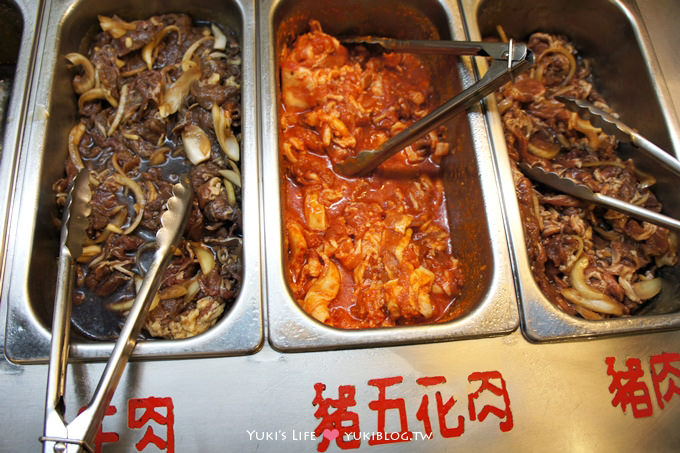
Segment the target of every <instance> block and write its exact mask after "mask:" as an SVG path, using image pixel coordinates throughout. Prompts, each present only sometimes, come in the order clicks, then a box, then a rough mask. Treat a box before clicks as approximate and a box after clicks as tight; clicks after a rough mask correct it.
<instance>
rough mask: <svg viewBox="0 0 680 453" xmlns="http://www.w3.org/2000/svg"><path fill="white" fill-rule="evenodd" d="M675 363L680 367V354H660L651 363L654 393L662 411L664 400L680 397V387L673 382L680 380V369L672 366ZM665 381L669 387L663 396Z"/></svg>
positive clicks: (653, 357)
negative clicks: (662, 387) (662, 389)
mask: <svg viewBox="0 0 680 453" xmlns="http://www.w3.org/2000/svg"><path fill="white" fill-rule="evenodd" d="M673 362H676V363H677V365H680V354H678V353H677V352H674V353H668V352H666V353H663V354H658V355H655V356H652V358H651V359H650V361H649V365H650V368H651V369H652V383H653V384H654V393H655V394H656V401H657V402H658V403H659V407H660V408H661V409H663V408H664V405H665V404H664V400H665V401H666V402H668V401H670V400H671V398H673V395H680V387H678V385H677V384H676V383H675V382H674V381H673V379H680V368H678V366H673V365H671V364H672V363H673ZM607 363H609V362H607ZM657 365H660V368H659V371H657ZM674 376H675V378H674ZM665 380H667V381H668V386H667V388H666V391H665V392H664V393H663V394H662V393H661V384H662V383H663V382H664V381H665ZM679 382H680V380H679Z"/></svg>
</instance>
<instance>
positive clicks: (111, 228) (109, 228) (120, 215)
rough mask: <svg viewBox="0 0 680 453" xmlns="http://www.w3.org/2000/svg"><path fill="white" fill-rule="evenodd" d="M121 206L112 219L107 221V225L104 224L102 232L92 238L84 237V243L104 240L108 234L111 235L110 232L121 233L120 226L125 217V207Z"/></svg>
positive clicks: (97, 242) (96, 242)
mask: <svg viewBox="0 0 680 453" xmlns="http://www.w3.org/2000/svg"><path fill="white" fill-rule="evenodd" d="M121 208H122V209H120V210H119V211H118V212H117V213H116V216H115V217H114V218H113V220H112V221H111V222H109V224H108V225H106V228H104V231H102V233H101V234H100V235H99V236H97V237H96V238H94V239H89V238H88V239H86V240H85V244H99V243H101V242H104V241H105V240H107V239H108V238H109V236H111V233H116V234H123V230H121V228H120V227H121V226H122V225H123V222H125V219H126V218H127V209H125V207H124V206H121Z"/></svg>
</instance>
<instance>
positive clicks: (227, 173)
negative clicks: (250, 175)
mask: <svg viewBox="0 0 680 453" xmlns="http://www.w3.org/2000/svg"><path fill="white" fill-rule="evenodd" d="M230 162H231V161H230ZM219 172H220V174H221V175H222V176H224V179H226V180H227V181H229V182H231V183H233V184H234V185H235V186H237V187H241V176H239V174H238V173H236V172H235V171H234V170H219Z"/></svg>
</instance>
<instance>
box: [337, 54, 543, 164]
mask: <svg viewBox="0 0 680 453" xmlns="http://www.w3.org/2000/svg"><path fill="white" fill-rule="evenodd" d="M505 47H506V49H507V46H505ZM520 47H523V48H524V50H525V55H526V58H523V59H521V60H519V61H518V62H517V63H514V64H512V65H511V67H510V68H509V69H508V67H507V63H506V61H502V60H494V61H493V63H492V64H491V66H490V67H489V70H488V71H487V72H486V74H485V75H484V77H482V79H481V80H479V81H478V82H477V83H475V84H473V85H472V86H470V87H468V88H466V89H465V90H463V91H462V92H460V93H459V94H458V95H456V96H455V97H454V98H453V99H451V100H449V101H448V102H446V103H444V104H443V105H441V106H440V107H438V108H436V109H435V110H434V111H432V112H431V113H430V114H428V115H427V116H425V117H424V118H422V119H420V120H418V121H416V122H415V123H413V124H412V125H411V126H409V127H408V128H406V129H405V130H403V131H402V132H400V133H399V134H397V135H395V136H394V137H392V138H390V139H389V140H387V141H386V142H385V143H383V144H382V146H380V147H379V148H378V149H375V150H368V151H361V152H360V153H358V154H357V155H356V156H354V157H348V158H347V159H345V160H344V161H342V162H338V163H336V164H335V165H334V166H333V169H334V170H335V171H336V173H338V174H340V175H342V176H347V177H354V176H365V175H367V174H368V173H370V172H371V171H373V170H374V169H375V168H377V167H378V166H379V165H380V164H382V163H383V162H385V161H386V160H387V159H389V158H390V157H392V156H393V155H394V154H396V153H397V152H399V151H400V150H401V149H403V148H404V147H405V146H408V145H409V144H411V143H413V142H414V141H416V140H417V139H418V138H420V137H422V136H423V135H424V134H426V133H428V132H429V131H431V130H433V129H435V128H437V127H439V126H441V125H442V124H444V123H445V122H446V121H448V120H449V119H450V118H451V117H453V116H455V115H456V114H458V113H460V112H462V111H464V110H466V109H468V108H469V107H471V106H473V105H474V104H476V103H477V102H479V101H480V100H481V99H483V98H484V97H486V96H487V95H489V94H491V93H493V92H494V91H496V90H497V89H499V88H500V87H501V86H503V85H504V84H505V83H506V82H508V81H509V80H510V79H511V78H512V77H513V74H516V73H521V72H522V71H524V70H526V69H528V68H529V67H530V66H531V65H532V64H533V54H532V53H531V51H529V50H527V49H526V47H525V46H524V45H521V46H520V45H517V46H516V48H520ZM520 51H521V49H520Z"/></svg>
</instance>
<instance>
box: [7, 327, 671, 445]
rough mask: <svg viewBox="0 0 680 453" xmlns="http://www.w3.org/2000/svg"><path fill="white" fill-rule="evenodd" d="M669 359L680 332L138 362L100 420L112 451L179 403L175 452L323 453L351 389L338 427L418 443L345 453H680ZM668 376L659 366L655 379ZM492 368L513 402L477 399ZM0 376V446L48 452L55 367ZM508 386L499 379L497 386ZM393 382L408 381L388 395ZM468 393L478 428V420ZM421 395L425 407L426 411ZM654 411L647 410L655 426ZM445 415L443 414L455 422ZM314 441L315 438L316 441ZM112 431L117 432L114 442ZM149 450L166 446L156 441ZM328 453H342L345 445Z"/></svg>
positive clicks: (87, 377) (75, 381)
mask: <svg viewBox="0 0 680 453" xmlns="http://www.w3.org/2000/svg"><path fill="white" fill-rule="evenodd" d="M664 352H668V353H674V354H675V362H673V363H671V364H670V365H671V366H672V367H674V368H673V369H674V370H675V372H676V373H680V332H667V333H657V334H654V335H646V336H629V337H622V338H613V339H612V338H610V339H604V340H595V341H586V340H579V341H575V342H571V343H551V344H542V345H536V344H532V343H529V342H528V341H526V339H525V338H524V337H522V335H521V332H519V331H517V332H514V333H512V334H510V335H508V336H503V337H495V338H486V339H475V340H465V341H457V342H448V343H435V344H428V345H412V346H402V347H390V348H374V349H355V350H346V351H325V352H307V353H302V354H290V353H280V352H277V351H274V350H272V349H271V348H270V347H269V346H265V347H264V348H263V349H262V350H261V351H259V352H258V353H256V354H254V355H252V356H246V357H228V358H215V359H197V360H181V361H168V360H166V361H149V362H135V363H131V364H130V365H129V369H128V370H127V371H126V373H125V375H124V376H123V378H122V380H121V382H120V385H119V388H118V391H117V392H116V395H115V396H114V398H113V401H112V403H111V404H112V406H113V407H114V408H115V413H113V414H111V415H109V416H107V417H105V418H104V421H103V432H104V433H109V434H106V437H104V438H100V439H108V440H109V443H105V444H104V451H105V452H114V451H116V452H117V451H121V452H123V451H125V452H135V451H140V450H138V448H137V447H136V445H138V443H140V442H142V441H143V439H144V436H145V433H146V431H147V430H148V429H149V428H150V429H152V430H153V432H154V434H155V435H156V436H158V437H159V438H161V439H163V440H168V437H167V429H168V425H167V424H162V423H163V422H164V421H165V419H167V418H168V413H169V412H168V408H167V406H168V405H169V404H168V403H171V404H172V410H171V413H172V418H173V421H172V423H171V426H172V431H173V443H174V451H177V452H184V451H265V452H301V451H309V452H312V451H324V450H323V446H324V445H325V443H323V444H322V442H324V438H323V437H324V436H323V430H324V429H329V431H331V432H332V429H330V428H328V427H326V426H328V425H325V424H324V423H327V422H330V421H332V419H333V416H331V417H330V418H327V417H326V418H325V417H324V416H322V415H321V413H323V412H324V411H323V410H322V411H321V413H319V414H317V415H315V414H316V411H317V410H318V409H319V408H320V406H325V405H326V404H327V403H329V401H328V400H327V399H328V398H331V399H335V400H343V399H345V400H346V398H342V394H341V393H339V391H340V390H343V389H340V386H347V387H345V388H344V390H345V393H346V394H347V395H351V394H352V392H353V393H354V395H353V400H354V402H352V401H348V403H349V405H348V406H347V407H346V411H342V410H341V412H340V414H343V415H342V416H340V414H337V420H340V419H347V421H346V422H344V423H343V426H346V427H351V426H353V423H354V424H355V425H354V426H356V423H357V421H358V429H359V432H360V433H361V435H362V436H363V435H367V436H368V435H371V433H377V432H380V431H381V429H380V425H379V423H380V422H379V415H380V412H381V408H382V409H384V415H385V417H384V419H385V422H384V428H383V429H384V430H385V433H386V434H387V433H391V432H399V431H401V429H402V428H407V429H408V431H410V432H411V433H412V436H413V439H412V440H411V441H407V442H400V443H389V444H385V445H371V443H369V440H367V439H362V440H361V441H360V443H359V445H358V447H355V446H354V445H345V446H347V447H349V449H348V450H347V451H367V452H413V451H457V450H459V451H503V452H506V451H570V452H571V451H583V452H586V451H597V452H601V453H607V452H617V453H618V452H637V451H659V452H660V451H678V449H680V430H678V429H677V426H678V421H679V420H680V394H677V393H676V394H674V395H671V398H670V400H669V401H665V400H664V401H663V405H664V407H663V408H662V407H661V406H660V404H659V402H658V399H657V396H656V394H655V391H654V379H653V376H652V371H651V368H650V363H651V361H652V360H658V359H659V358H661V357H662V354H663V353H664ZM607 357H613V358H614V360H615V363H614V367H613V370H614V371H615V372H618V373H624V375H621V376H620V377H621V385H620V388H619V389H618V390H617V389H615V391H614V392H613V393H610V390H609V386H610V384H612V382H613V381H614V378H615V376H618V375H615V376H612V375H610V374H608V371H607V363H606V360H607ZM630 359H634V360H639V361H640V371H641V372H642V375H641V377H640V378H639V379H632V380H629V379H628V378H630V377H631V375H630V374H629V373H628V366H627V365H626V361H627V360H630ZM661 369H662V367H661V366H660V365H657V366H656V370H657V371H660V370H661ZM666 369H667V370H671V371H672V369H671V368H666ZM102 370H103V364H76V365H75V366H74V367H72V368H71V370H70V373H69V376H68V391H67V399H66V401H67V407H68V408H69V414H68V416H69V418H72V417H73V415H74V414H75V411H77V409H78V407H80V406H81V405H83V404H85V403H86V402H87V396H88V395H89V394H91V392H92V390H93V388H94V384H95V382H96V376H98V374H99V373H101V371H102ZM489 372H497V373H498V374H497V376H500V378H502V380H503V381H504V383H505V389H506V392H505V393H506V394H507V404H506V402H505V401H504V399H503V392H500V391H499V394H498V395H496V394H494V393H492V392H491V391H490V390H484V391H482V392H481V393H480V394H479V396H478V397H476V398H475V397H474V394H475V392H477V391H478V390H479V388H480V385H481V383H482V381H480V380H476V379H475V378H476V376H475V373H489ZM0 373H2V378H1V379H0V392H2V394H3V395H5V397H4V401H3V407H5V408H21V410H20V411H16V410H15V411H14V415H12V416H11V417H10V416H7V415H6V416H5V417H3V423H2V428H0V431H1V432H2V433H3V450H6V451H26V450H27V449H28V450H33V451H35V450H38V448H39V444H38V440H37V439H38V437H39V436H40V434H41V429H42V425H41V423H42V422H41V420H42V413H43V412H42V405H43V392H44V379H45V377H44V376H45V374H44V373H45V367H44V366H39V365H27V366H21V367H15V366H13V365H9V364H7V363H6V362H5V363H4V364H0ZM612 374H615V373H612ZM626 374H627V376H626ZM432 377H443V378H444V379H445V380H446V382H444V383H441V384H437V385H432V386H424V385H422V384H419V383H418V380H421V382H423V381H422V378H432ZM500 378H498V377H497V378H494V379H491V380H490V381H489V382H490V384H492V385H493V386H494V387H496V388H497V389H500V388H501V387H502V384H501V380H500ZM388 380H391V381H392V382H394V381H399V380H401V382H398V383H396V382H395V383H394V384H393V385H387V384H388V383H389V382H388ZM440 380H441V378H440ZM656 380H658V381H659V383H660V388H661V389H662V390H663V391H664V392H665V391H666V390H667V389H668V388H669V385H670V382H671V380H673V382H674V383H675V385H679V386H680V376H678V375H673V374H670V375H668V376H665V377H664V378H661V379H658V378H657V379H656ZM317 383H321V384H323V385H325V390H324V391H323V393H322V394H321V396H322V397H323V399H326V401H319V402H318V403H317V404H316V405H315V404H314V400H315V397H316V391H315V384H317ZM379 385H383V386H384V388H385V394H384V399H386V400H392V401H391V402H390V401H383V402H381V401H380V397H379V394H380V390H379ZM635 386H638V387H640V390H639V394H640V395H642V398H641V399H640V401H637V402H634V403H629V404H627V405H626V408H625V412H624V410H623V409H622V407H621V404H616V405H614V404H613V402H614V401H615V400H616V399H617V398H621V402H622V403H624V402H628V401H630V395H627V391H630V390H632V389H633V388H635ZM645 391H646V396H645V395H644V392H645ZM438 393H439V394H441V402H442V407H443V406H444V405H447V406H450V407H446V408H443V409H440V410H438V408H437V404H438V403H437V394H438ZM470 394H472V395H473V401H474V413H475V420H473V419H472V417H471V415H470V407H471V405H470V402H469V396H468V395H470ZM425 396H427V400H428V401H427V402H426V403H423V399H424V397H425ZM151 397H154V398H158V399H157V400H155V401H153V400H149V398H151ZM451 397H453V398H454V399H455V403H451V401H450V398H451ZM165 398H167V399H165ZM139 399H141V400H143V401H138V400H139ZM163 399H165V400H163ZM144 403H146V404H154V403H156V404H158V406H157V407H156V409H154V410H155V411H156V412H158V414H159V416H158V417H157V419H156V420H155V421H154V420H146V421H144V420H143V415H144V412H145V411H144V410H143V409H142V408H141V407H140V408H138V409H137V410H136V411H135V412H134V413H135V415H134V418H133V416H131V415H130V414H129V413H128V410H129V408H130V407H133V408H134V407H135V406H141V405H143V404H144ZM334 404H335V405H336V407H333V406H330V407H328V406H327V407H326V408H327V409H328V411H329V413H331V414H332V413H333V412H334V411H335V409H337V408H338V406H339V404H338V403H334ZM163 405H165V406H166V407H162V406H163ZM402 405H403V406H402ZM485 406H489V408H491V407H493V408H496V409H498V410H499V411H501V412H499V414H498V415H495V414H494V413H492V412H489V411H488V410H487V411H486V412H489V413H488V414H487V416H486V417H483V411H484V408H485ZM387 407H394V408H393V409H388V408H387ZM399 407H403V410H402V411H403V412H400V409H399ZM508 407H509V410H508ZM446 409H448V411H446ZM113 411H114V409H111V412H113ZM645 411H651V414H649V415H648V416H646V415H647V414H645V413H644V412H645ZM19 412H20V413H19ZM439 412H442V413H443V414H444V415H445V416H444V419H445V425H443V424H442V422H441V421H440V419H439V415H438V414H439ZM510 413H511V415H512V419H511V421H510V417H509V414H510ZM353 414H354V415H353ZM401 414H403V417H404V420H405V423H406V424H405V425H403V426H402V424H401ZM419 414H420V415H419ZM425 414H427V416H426V415H425ZM147 415H148V414H147ZM352 417H354V418H352ZM135 420H142V421H141V422H139V421H138V422H135ZM353 420H354V421H353ZM426 420H429V425H430V429H431V431H432V438H431V439H429V440H423V436H424V435H427V434H428V429H427V428H426V423H425V421H426ZM461 423H462V425H461ZM502 423H503V424H502ZM442 426H444V429H443V430H442ZM461 426H462V428H461ZM501 426H503V428H501ZM456 428H458V429H456ZM317 429H319V430H320V431H317ZM315 431H316V432H317V433H318V434H317V435H318V438H314V439H313V438H312V437H311V436H312V433H314V432H315ZM110 433H115V434H117V436H118V439H117V440H116V441H115V442H111V441H112V440H113V439H115V436H113V435H112V434H110ZM284 434H285V439H284V438H283V437H284V436H283V435H284ZM277 435H278V438H277V437H276V436H277ZM329 435H330V436H332V434H331V433H329ZM267 436H269V438H267ZM305 436H306V438H305ZM315 436H316V435H315ZM390 436H392V435H390ZM447 436H450V437H447ZM345 439H348V437H345ZM320 446H321V449H320V450H319V447H320ZM143 451H147V452H153V451H159V449H157V448H155V447H154V446H153V445H151V446H149V447H148V448H146V449H145V450H143ZM160 451H168V450H167V449H160ZM325 451H329V452H337V451H341V449H340V448H339V446H338V444H337V439H336V440H334V441H333V442H330V445H328V448H327V450H325Z"/></svg>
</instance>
